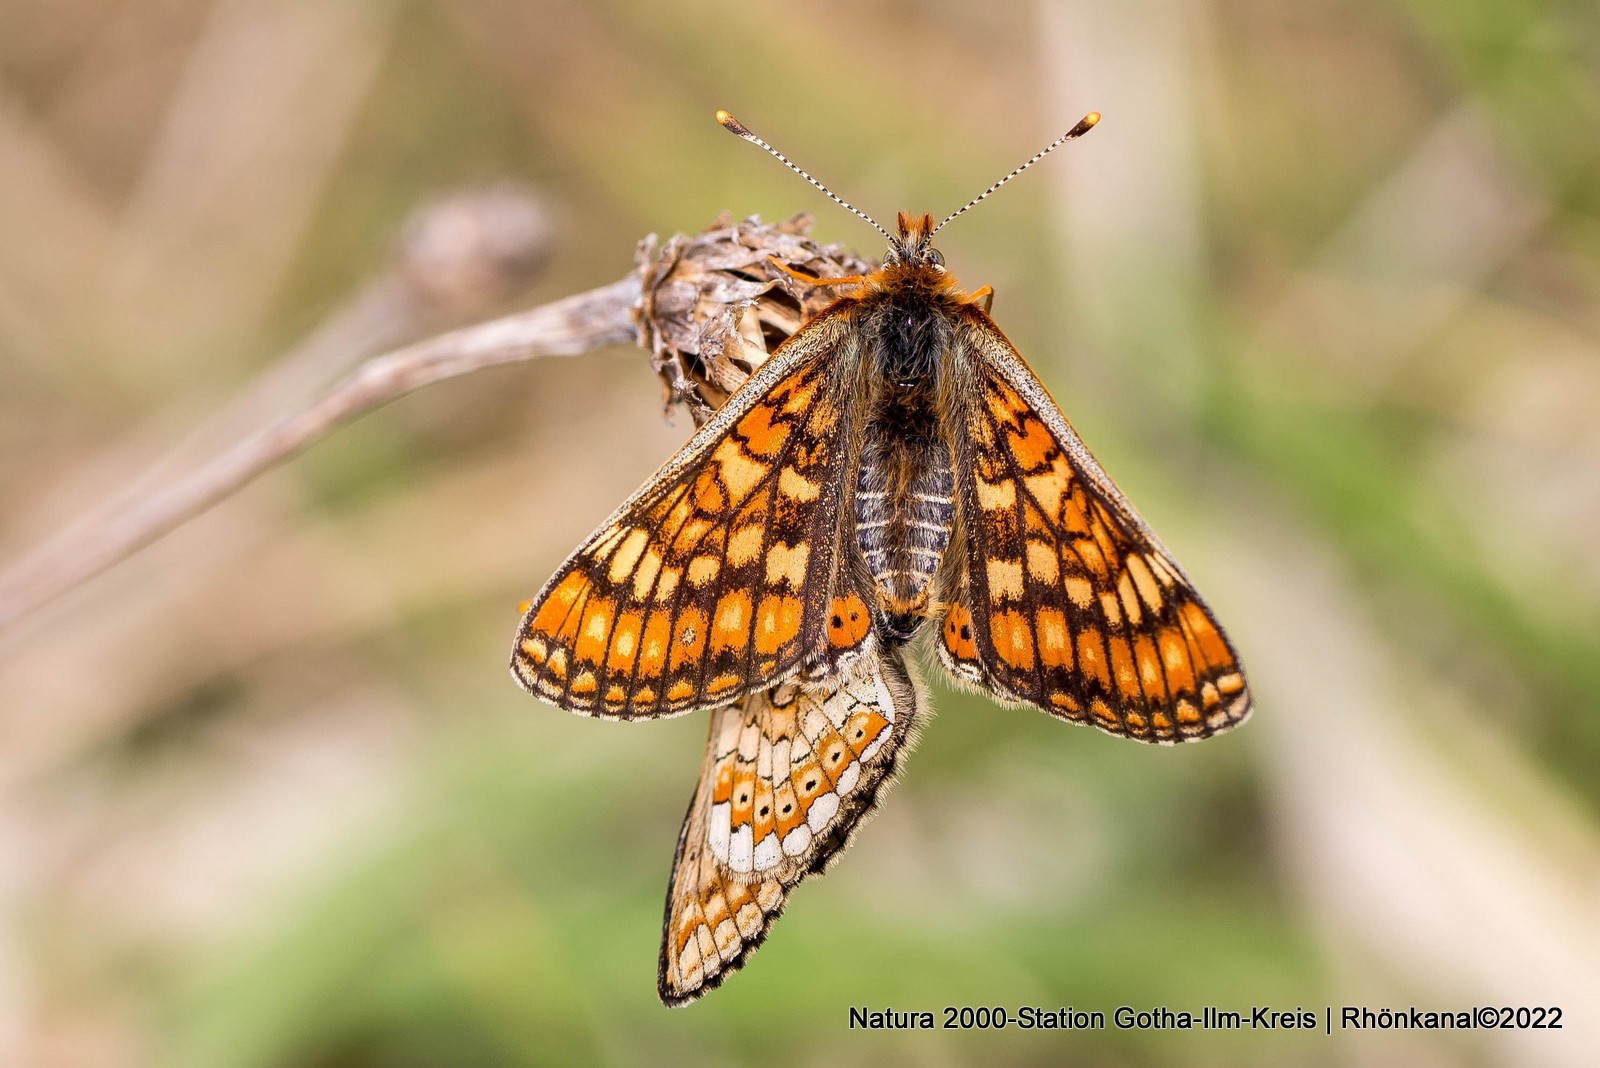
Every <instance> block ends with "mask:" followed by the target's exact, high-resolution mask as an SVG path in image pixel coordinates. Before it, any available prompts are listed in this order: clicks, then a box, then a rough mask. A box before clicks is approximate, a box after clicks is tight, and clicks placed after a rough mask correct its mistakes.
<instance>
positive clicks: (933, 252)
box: [924, 248, 944, 269]
mask: <svg viewBox="0 0 1600 1068" xmlns="http://www.w3.org/2000/svg"><path fill="white" fill-rule="evenodd" d="M924 255H925V256H926V257H927V260H928V263H929V264H931V265H932V266H934V267H938V268H941V269H942V268H943V267H944V257H943V256H941V255H940V254H939V250H938V249H936V248H930V249H929V250H928V251H927V252H926V253H924Z"/></svg>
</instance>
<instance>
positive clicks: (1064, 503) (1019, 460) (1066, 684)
mask: <svg viewBox="0 0 1600 1068" xmlns="http://www.w3.org/2000/svg"><path fill="white" fill-rule="evenodd" d="M969 351H970V352H971V353H972V354H973V358H974V360H975V361H976V362H977V363H978V365H979V367H980V368H981V371H982V373H981V374H980V375H979V376H978V380H979V382H980V383H981V385H980V387H979V389H978V390H976V391H975V392H976V394H977V395H976V396H974V397H973V398H971V403H970V404H969V405H968V406H967V409H968V415H967V419H966V420H965V422H964V424H963V426H962V427H960V428H959V433H958V435H957V442H958V444H957V455H956V469H957V472H958V483H960V488H959V490H958V497H959V498H960V504H959V505H958V507H960V508H961V509H962V521H963V525H964V529H965V531H966V533H967V547H968V555H967V558H966V560H965V561H964V562H965V564H966V567H965V575H964V578H963V580H962V583H961V585H960V588H959V589H957V590H956V591H954V596H953V597H952V598H951V606H950V608H949V609H948V610H947V613H946V615H945V619H944V627H943V631H942V633H941V640H940V641H939V643H938V646H937V647H938V652H939V657H940V660H941V661H942V662H943V663H944V665H945V666H946V668H948V669H949V670H950V671H951V672H952V673H953V674H955V675H956V676H957V677H958V678H962V679H965V680H967V681H970V682H975V683H977V684H979V685H982V686H985V687H986V688H988V689H990V690H991V691H993V692H994V693H995V694H996V695H998V696H1000V697H1003V698H1007V699H1011V700H1017V701H1024V702H1027V703H1029V704H1033V705H1036V706H1038V707H1039V708H1042V709H1044V710H1045V711H1047V712H1050V713H1052V714H1054V715H1057V716H1060V717H1062V718H1063V719H1068V720H1072V721H1074V722H1079V723H1091V724H1093V725H1094V726H1096V727H1099V728H1100V729H1102V730H1105V731H1108V732H1110V733H1112V734H1118V735H1124V736H1127V737H1132V738H1138V739H1142V740H1145V741H1156V742H1174V741H1182V740H1185V739H1189V738H1200V737H1205V736H1208V735H1211V734H1214V733H1216V732H1218V731H1221V730H1226V729H1227V728H1229V727H1232V726H1234V725H1236V724H1238V723H1239V722H1241V721H1243V720H1244V718H1245V717H1246V716H1248V715H1249V712H1250V693H1249V687H1248V685H1247V684H1246V681H1245V677H1244V672H1243V669H1242V668H1241V667H1240V665H1239V660H1238V656H1237V654H1235V652H1234V651H1233V647H1232V646H1231V645H1230V644H1229V642H1228V640H1227V638H1226V636H1225V635H1224V634H1223V631H1222V628H1221V627H1220V626H1218V624H1217V622H1216V620H1215V619H1214V618H1213V616H1212V615H1211V612H1210V610H1209V609H1208V608H1207V607H1206V605H1205V602H1204V601H1203V600H1201V598H1200V595H1199V594H1198V593H1197V592H1196V591H1195V589H1194V587H1193V586H1192V585H1191V584H1190V583H1189V581H1188V579H1187V578H1186V577H1185V576H1184V575H1183V572H1182V571H1181V570H1179V568H1178V566H1177V564H1176V563H1174V562H1173V560H1172V558H1171V557H1170V556H1169V555H1168V554H1167V552H1166V550H1165V549H1164V548H1162V546H1161V545H1160V543H1159V542H1157V541H1156V539H1155V537H1154V536H1153V535H1152V534H1151V533H1150V531H1149V529H1148V528H1147V527H1145V525H1144V523H1143V522H1142V521H1140V520H1139V518H1138V516H1137V515H1136V514H1135V513H1134V512H1133V510H1132V508H1131V507H1130V506H1129V505H1128V504H1127V502H1126V501H1125V500H1124V499H1123V498H1122V496H1121V494H1120V493H1119V492H1118V491H1117V489H1116V487H1115V486H1114V485H1113V484H1112V483H1111V481H1110V479H1109V478H1107V477H1106V475H1105V473H1104V472H1103V471H1102V470H1101V469H1100V466H1099V464H1098V463H1096V461H1095V460H1094V458H1093V457H1092V456H1091V455H1090V454H1089V452H1088V450H1087V449H1085V448H1084V446H1083V444H1082V442H1081V441H1080V440H1079V439H1078V437H1077V435H1076V433H1074V432H1073V430H1072V428H1071V426H1070V425H1068V423H1067V421H1066V420H1065V419H1064V418H1063V417H1062V416H1061V413H1060V411H1059V410H1058V409H1057V408H1056V407H1055V403H1054V402H1053V401H1052V400H1051V399H1050V397H1049V395H1048V394H1047V393H1046V392H1045V390H1044V387H1043V386H1041V385H1040V384H1039V382H1038V380H1037V379H1036V378H1034V377H1033V374H1032V373H1031V372H1030V371H1028V369H1027V367H1026V366H1025V365H1024V364H1023V363H1022V361H1021V358H1020V357H1018V356H1017V355H1016V353H1015V351H1014V350H1012V349H1011V347H1010V344H1009V343H1008V342H1006V340H1005V339H1004V337H1003V336H1002V335H1001V334H1000V333H999V331H998V330H996V329H994V328H993V327H992V325H991V326H988V327H987V328H984V329H979V330H977V331H975V333H974V334H972V335H969Z"/></svg>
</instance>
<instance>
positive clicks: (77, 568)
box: [0, 275, 639, 628]
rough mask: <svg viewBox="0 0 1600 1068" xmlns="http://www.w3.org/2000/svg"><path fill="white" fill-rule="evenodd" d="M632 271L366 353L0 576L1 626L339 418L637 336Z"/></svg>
mask: <svg viewBox="0 0 1600 1068" xmlns="http://www.w3.org/2000/svg"><path fill="white" fill-rule="evenodd" d="M638 299H639V278H638V276H637V275H630V276H629V277H627V278H624V279H623V280H622V281H620V282H614V283H612V284H611V285H608V286H602V287H600V288H599V289H594V290H590V291H589V292H587V293H580V294H578V295H577V296H573V297H568V298H566V299H565V300H559V301H556V302H555V303H553V304H547V305H544V306H543V307H540V308H535V309H533V310H532V311H527V312H521V313H518V314H516V315H508V316H506V317H504V318H502V319H495V320H492V321H490V322H487V323H482V324H480V325H478V326H471V327H467V328H466V329H464V330H456V331H452V332H451V333H448V334H443V335H440V336H439V337H435V338H431V339H429V340H427V341H423V342H419V343H417V344H415V345H410V346H407V347H406V348H402V349H398V350H396V351H394V352H389V353H385V354H383V355H381V356H375V357H373V358H372V359H370V360H368V361H366V362H365V363H364V364H362V365H361V366H360V367H359V368H357V370H356V371H355V372H354V373H353V374H351V375H350V376H349V377H348V378H346V379H344V380H343V381H341V382H339V383H338V384H337V385H335V386H334V387H333V388H332V389H330V390H329V391H328V392H327V393H326V394H324V395H323V396H322V397H321V398H320V399H318V400H317V401H315V402H314V403H313V404H311V405H310V406H309V407H307V408H306V409H304V410H303V411H301V412H298V413H296V414H294V415H291V416H289V417H288V418H285V419H283V420H281V421H279V422H278V423H276V424H274V425H272V426H271V427H269V428H267V429H266V430H264V431H262V432H260V433H259V434H256V435H255V436H254V437H251V438H249V439H247V440H245V441H243V442H241V443H240V444H238V445H237V446H235V447H234V448H232V449H230V450H229V451H227V452H225V453H223V454H222V455H220V456H218V457H217V458H216V459H214V460H212V461H211V462H209V463H207V464H205V465H204V466H202V467H200V468H199V469H198V470H196V471H194V472H192V473H191V474H189V475H187V476H185V477H183V478H182V479H181V480H180V481H177V482H174V483H172V484H170V485H168V486H166V487H164V488H162V489H158V490H155V491H153V492H152V493H150V494H149V495H148V496H146V497H144V498H142V499H141V500H139V501H138V502H137V503H136V504H135V505H133V506H132V507H130V508H129V509H128V510H126V511H124V512H122V513H120V514H118V515H116V516H113V517H111V518H110V519H108V521H107V522H105V523H103V524H100V525H98V526H96V527H94V528H92V529H90V530H88V531H86V532H85V533H84V534H83V535H82V536H81V537H79V538H76V539H71V540H70V541H69V542H68V543H66V544H51V545H47V546H46V547H45V548H44V549H42V550H41V551H39V552H38V553H36V554H34V555H33V556H32V557H29V558H28V559H25V560H23V561H22V562H20V563H19V564H17V565H15V566H13V567H12V568H10V569H9V570H8V571H7V572H6V573H5V574H4V575H3V576H0V628H5V627H7V626H9V625H11V624H13V623H15V622H16V621H17V620H19V619H20V618H22V617H23V616H24V615H26V614H27V613H29V612H31V611H33V610H34V609H36V608H38V607H40V606H41V605H43V604H45V603H47V602H49V601H50V600H52V599H54V598H55V597H58V596H60V595H61V594H62V593H65V592H66V591H67V590H69V589H71V588H72V587H74V586H76V585H78V584H79V583H81V582H83V581H84V580H86V579H88V578H90V577H92V576H94V575H96V574H99V573H100V572H101V571H103V570H105V569H106V568H107V567H110V566H111V565H112V564H114V563H116V562H117V561H119V560H121V559H123V558H124V557H126V556H128V555H130V554H131V553H133V552H135V551H136V550H138V549H140V548H142V547H143V546H145V545H148V544H150V543H151V542H152V541H154V540H155V539H157V538H159V537H160V536H161V535H163V534H165V533H166V532H168V531H170V530H172V529H173V528H174V527H176V526H178V525H179V524H181V523H183V522H184V521H185V520H187V519H190V518H192V517H193V516H195V515H197V514H199V513H200V512H203V511H204V510H205V509H207V508H209V507H211V506H212V505H214V504H216V503H217V502H218V501H220V500H222V499H223V498H225V497H227V496H228V495H229V494H231V493H233V492H235V491H236V490H238V489H239V488H240V487H241V486H244V485H245V484H246V483H248V482H249V481H250V480H251V479H253V478H255V477H256V476H257V475H259V474H261V473H262V472H263V471H265V470H267V469H268V468H270V467H272V466H273V465H275V464H277V463H280V462H282V461H283V460H286V459H288V458H289V457H291V456H293V455H294V454H295V453H297V452H299V451H300V450H301V449H303V448H305V447H306V446H307V445H309V444H311V443H312V442H313V441H316V440H317V439H318V438H320V437H322V436H323V435H324V434H326V433H328V432H329V431H331V430H333V429H334V428H335V427H338V426H340V425H342V424H344V423H347V422H349V421H350V420H352V419H355V418H356V417H357V416H360V415H364V414H365V413H367V412H370V411H372V410H373V409H375V408H378V407H381V406H382V405H384V404H387V403H388V402H390V401H392V400H395V399H396V398H398V397H402V396H404V395H406V394H407V393H410V392H412V391H413V390H416V389H420V388H422V387H423V386H426V385H430V384H432V383H434V382H441V381H443V380H445V379H447V378H454V377H456V376H458V375H464V374H468V373H470V372H473V371H480V370H483V369H484V368H487V367H495V366H498V365H500V364H505V363H514V362H516V361H519V360H527V359H532V358H534V357H537V356H574V355H577V354H579V353H582V352H587V351H589V350H590V349H594V348H599V347H601V346H604V345H615V344H621V343H625V342H631V341H633V340H634V338H635V337H636V336H637V331H636V328H635V327H634V324H633V319H632V312H633V308H634V305H635V304H636V303H637V301H638Z"/></svg>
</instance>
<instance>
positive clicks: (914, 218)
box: [883, 211, 944, 271]
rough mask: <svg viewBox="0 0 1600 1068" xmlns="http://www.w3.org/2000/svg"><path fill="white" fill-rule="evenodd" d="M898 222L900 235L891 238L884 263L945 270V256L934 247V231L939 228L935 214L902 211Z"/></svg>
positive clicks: (886, 264) (885, 264) (892, 265)
mask: <svg viewBox="0 0 1600 1068" xmlns="http://www.w3.org/2000/svg"><path fill="white" fill-rule="evenodd" d="M898 222H899V230H900V235H899V236H898V237H891V238H890V239H889V251H888V252H886V253H884V256H883V265H884V266H885V267H894V266H903V267H932V268H934V269H935V270H939V271H942V270H944V257H943V256H941V255H940V254H939V250H938V249H936V248H934V247H933V231H934V230H935V229H937V227H935V226H934V225H933V216H932V215H927V214H923V215H912V214H911V213H910V212H905V211H902V212H901V213H900V218H899V220H898Z"/></svg>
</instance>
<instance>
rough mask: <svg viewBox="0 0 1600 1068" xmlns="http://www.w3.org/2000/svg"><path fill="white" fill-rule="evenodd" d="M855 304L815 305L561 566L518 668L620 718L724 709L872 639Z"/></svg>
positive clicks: (576, 705)
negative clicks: (856, 523) (853, 485)
mask: <svg viewBox="0 0 1600 1068" xmlns="http://www.w3.org/2000/svg"><path fill="white" fill-rule="evenodd" d="M850 323H851V320H850V309H849V306H848V302H841V305H840V306H839V307H838V308H836V309H835V310H834V311H833V312H830V313H827V314H824V315H823V316H821V317H819V318H817V319H814V320H812V321H811V322H810V323H808V324H807V326H806V328H805V329H804V330H803V331H801V332H799V333H797V334H796V335H795V336H794V337H793V338H791V339H790V340H789V341H788V342H787V343H785V344H784V345H783V346H782V347H780V348H779V349H778V351H777V352H776V353H774V355H773V357H772V359H770V360H769V361H767V362H766V363H765V364H763V365H762V367H761V368H760V369H759V370H758V371H757V372H756V373H755V374H754V375H752V376H751V378H750V379H749V381H747V382H746V383H745V384H744V386H743V387H741V388H740V390H739V391H738V393H736V394H735V395H734V396H733V397H732V398H731V399H730V400H729V401H728V403H727V404H726V405H724V407H723V408H722V409H721V410H720V411H719V412H718V413H717V415H716V416H715V417H714V418H713V419H712V420H711V421H710V422H708V423H707V424H706V425H705V426H704V427H703V428H702V429H701V430H700V432H699V433H697V434H696V435H695V436H694V437H693V438H692V439H691V440H690V441H689V442H688V444H686V445H685V446H684V447H683V449H682V450H680V452H679V453H678V455H677V456H675V457H674V458H673V459H672V460H671V461H669V462H668V463H667V465H666V466H665V467H663V468H662V470H661V471H660V472H659V473H658V474H657V475H656V476H655V477H654V478H652V479H651V480H650V481H649V482H648V483H646V484H645V486H644V487H643V488H642V489H640V490H639V492H638V493H636V494H634V496H633V497H632V498H630V499H629V500H628V501H627V502H626V503H624V504H623V506H622V507H621V508H620V509H618V511H617V512H616V513H615V514H614V515H613V516H612V517H611V518H610V519H608V520H607V521H606V522H605V523H604V524H602V525H601V527H600V529H599V530H597V531H595V532H594V534H592V535H591V536H590V537H589V538H588V540H587V541H585V542H584V544H583V545H582V546H580V547H579V548H578V550H577V551H576V552H574V553H573V554H572V556H571V557H570V558H568V560H567V561H566V563H565V564H563V565H562V566H561V568H560V570H558V571H557V572H556V574H555V576H554V577H553V578H551V580H550V581H549V583H547V584H546V586H545V588H544V590H543V591H541V592H540V594H539V596H538V597H537V598H535V599H534V600H533V601H532V602H531V604H530V607H529V609H528V611H527V614H526V615H525V616H524V618H523V622H522V628H521V630H520V632H519V634H518V636H517V644H516V648H515V649H514V651H513V654H512V665H511V666H512V672H513V674H515V676H516V677H517V679H518V680H519V681H520V682H521V683H522V684H523V685H524V686H525V687H527V688H528V689H529V690H531V691H532V692H533V693H534V694H536V695H538V696H540V697H542V698H544V699H546V700H548V701H550V702H552V703H554V704H556V705H558V706H560V707H562V708H566V709H570V710H572V711H575V712H583V713H587V714H591V715H598V716H605V717H613V718H637V717H649V716H661V715H671V714H675V713H679V712H686V711H690V710H693V709H697V708H707V707H716V706H718V705H722V704H726V703H728V702H730V701H733V700H735V699H736V698H738V697H739V696H740V695H741V694H745V693H749V692H751V691H753V690H761V689H765V688H767V687H770V686H772V685H774V684H775V683H777V682H780V681H782V680H783V679H785V678H787V677H789V676H792V675H794V674H796V673H797V672H798V671H799V670H800V669H801V668H803V667H805V666H806V665H808V664H811V663H816V662H819V661H823V660H826V661H827V663H828V666H829V667H830V668H832V667H837V666H838V665H839V664H841V663H843V662H844V661H846V660H848V659H849V658H850V657H851V656H853V655H856V654H858V653H860V652H861V651H862V650H864V649H865V648H866V647H867V646H868V645H869V643H870V642H871V640H872V635H871V633H870V618H869V614H868V610H867V603H868V602H867V600H866V598H865V596H864V595H863V593H862V592H860V591H858V590H855V589H853V588H850V586H849V583H848V582H847V580H846V579H845V578H844V577H843V575H842V574H841V571H842V569H841V568H840V567H839V566H838V561H839V560H840V558H841V555H842V551H843V550H841V548H840V546H841V544H842V539H843V535H842V527H841V520H840V513H841V506H842V497H843V494H844V485H845V482H846V478H845V474H844V472H846V471H848V470H849V469H850V466H851V463H852V455H853V450H856V449H858V448H859V446H858V445H857V443H856V437H857V434H858V427H857V426H856V425H855V423H856V420H857V419H858V418H859V416H858V414H857V412H858V409H859V407H860V406H859V405H858V404H853V403H852V395H851V391H852V390H853V389H855V388H857V386H856V383H857V377H858V376H856V375H855V374H854V373H853V368H854V367H855V366H856V364H857V362H858V359H857V354H858V349H859V342H858V341H857V340H856V338H855V335H854V333H853V331H852V330H851V329H850Z"/></svg>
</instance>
